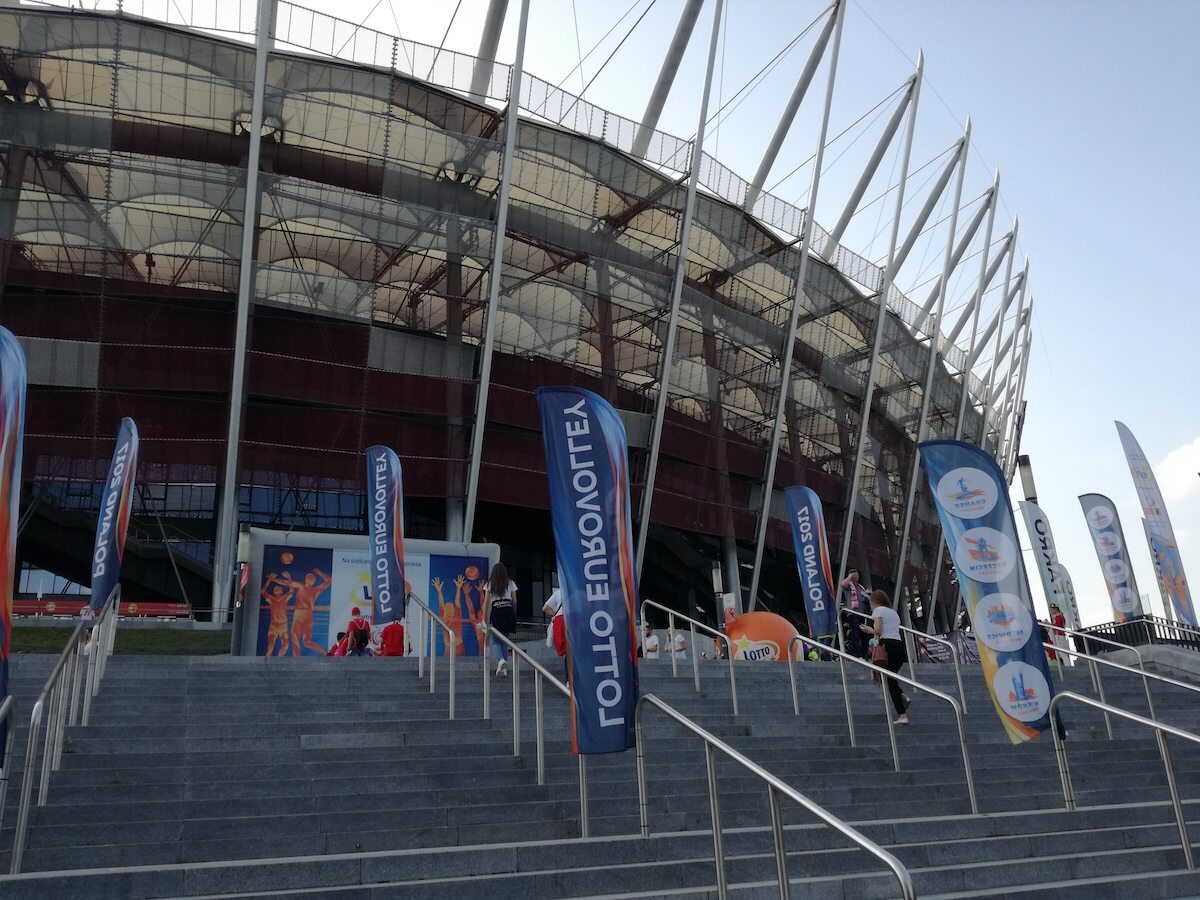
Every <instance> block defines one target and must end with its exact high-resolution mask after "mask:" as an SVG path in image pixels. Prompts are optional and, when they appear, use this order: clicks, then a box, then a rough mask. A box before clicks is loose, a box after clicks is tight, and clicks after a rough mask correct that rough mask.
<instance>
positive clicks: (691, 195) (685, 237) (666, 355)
mask: <svg viewBox="0 0 1200 900" xmlns="http://www.w3.org/2000/svg"><path fill="white" fill-rule="evenodd" d="M724 7H725V0H717V4H716V9H715V11H714V12H713V24H712V34H711V37H710V38H709V43H708V67H707V68H706V69H705V70H704V90H703V92H702V93H701V95H700V121H699V124H697V126H696V138H695V140H694V141H693V142H692V158H691V160H690V162H691V165H690V166H689V171H688V182H687V195H686V200H685V202H684V206H683V220H682V222H681V223H680V225H679V252H678V255H677V256H676V259H675V274H674V277H673V278H672V282H671V307H670V314H669V315H668V318H667V339H666V341H665V342H664V344H663V350H662V355H661V357H660V363H659V369H658V370H659V377H658V396H657V397H656V398H655V401H654V423H653V425H652V427H651V431H650V448H649V451H648V454H647V457H646V478H645V481H644V482H643V486H642V507H641V514H640V516H639V522H638V535H637V549H636V551H635V553H634V573H635V575H637V576H640V575H641V574H642V563H643V562H644V561H645V558H646V541H647V539H648V537H649V534H650V510H651V507H652V506H653V505H654V480H655V476H656V475H657V473H658V454H659V452H660V451H661V449H662V430H663V420H664V419H665V417H666V413H667V401H668V399H669V396H670V393H671V365H672V363H673V360H674V356H675V335H676V332H677V330H678V328H677V326H678V323H679V305H680V301H681V299H682V297H683V280H684V273H685V272H686V269H687V260H688V244H689V241H690V240H691V232H692V219H693V217H694V216H695V213H696V191H697V188H698V186H699V183H700V164H701V162H702V161H703V158H704V130H705V126H706V125H707V124H708V100H709V95H710V94H711V93H712V79H713V69H714V68H715V67H716V61H717V45H718V43H719V40H720V37H721V13H722V11H723V9H724Z"/></svg>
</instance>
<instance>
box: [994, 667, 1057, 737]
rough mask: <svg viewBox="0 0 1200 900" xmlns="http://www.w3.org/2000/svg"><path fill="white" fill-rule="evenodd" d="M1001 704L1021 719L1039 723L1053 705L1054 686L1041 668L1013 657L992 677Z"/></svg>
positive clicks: (1006, 710)
mask: <svg viewBox="0 0 1200 900" xmlns="http://www.w3.org/2000/svg"><path fill="white" fill-rule="evenodd" d="M992 689H993V690H995V692H996V699H997V700H998V701H999V702H1000V707H1001V708H1002V709H1003V710H1004V711H1005V712H1006V713H1008V714H1009V715H1010V716H1012V717H1013V718H1014V719H1016V720H1017V721H1019V722H1036V721H1037V720H1038V719H1040V718H1042V717H1043V716H1044V715H1046V711H1047V710H1048V709H1049V708H1050V685H1048V684H1047V683H1046V677H1045V676H1044V675H1043V674H1042V673H1041V671H1040V670H1039V669H1036V668H1034V667H1033V666H1031V665H1029V663H1024V662H1021V661H1020V660H1013V661H1012V662H1009V663H1005V664H1004V665H1002V666H1001V667H1000V668H999V669H998V670H997V672H996V674H995V675H994V676H992Z"/></svg>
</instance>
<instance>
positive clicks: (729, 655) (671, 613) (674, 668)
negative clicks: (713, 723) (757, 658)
mask: <svg viewBox="0 0 1200 900" xmlns="http://www.w3.org/2000/svg"><path fill="white" fill-rule="evenodd" d="M647 606H653V607H654V608H655V609H657V610H661V611H662V612H665V613H666V614H667V617H668V618H667V628H668V632H667V633H668V634H673V633H674V632H675V620H676V619H677V618H678V619H683V620H684V621H685V622H688V623H690V625H691V632H692V676H693V678H694V679H695V685H696V690H700V659H699V656H698V655H697V653H696V629H697V628H699V629H700V630H702V631H706V632H708V633H709V634H711V635H713V636H714V637H715V638H718V639H720V640H722V641H724V642H725V657H726V659H728V660H729V692H730V694H731V695H732V696H733V714H734V715H735V716H736V715H737V714H738V697H737V676H735V675H734V672H733V641H731V640H730V639H729V635H727V634H725V632H723V631H719V630H717V629H716V628H713V627H712V626H711V625H705V624H704V623H703V622H697V621H696V620H695V619H692V618H689V617H688V616H685V615H684V614H683V613H678V612H675V610H673V609H669V608H668V607H666V606H663V605H662V604H661V603H656V602H655V601H653V600H643V601H642V616H641V619H642V621H641V633H640V634H639V635H638V645H639V646H641V644H642V641H643V640H644V639H645V634H646V607H647ZM678 674H679V669H678V663H677V662H676V660H675V642H674V641H672V642H671V677H672V678H674V677H676V676H677V675H678Z"/></svg>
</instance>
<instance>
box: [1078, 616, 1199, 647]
mask: <svg viewBox="0 0 1200 900" xmlns="http://www.w3.org/2000/svg"><path fill="white" fill-rule="evenodd" d="M1080 634H1081V635H1082V637H1083V638H1084V639H1085V640H1094V639H1095V638H1096V637H1097V635H1099V634H1106V635H1108V636H1109V637H1110V638H1111V639H1112V640H1115V641H1117V642H1118V643H1121V644H1124V645H1126V646H1128V645H1130V644H1164V645H1166V646H1174V647H1187V648H1188V649H1190V650H1200V630H1197V629H1196V628H1193V627H1192V626H1191V625H1188V624H1186V623H1183V622H1172V621H1169V620H1168V619H1164V618H1162V617H1161V616H1141V617H1139V618H1137V619H1133V620H1131V621H1128V622H1106V623H1104V624H1103V625H1093V626H1092V627H1091V628H1087V629H1083V630H1081V631H1080Z"/></svg>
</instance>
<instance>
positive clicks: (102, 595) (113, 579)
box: [91, 418, 138, 610]
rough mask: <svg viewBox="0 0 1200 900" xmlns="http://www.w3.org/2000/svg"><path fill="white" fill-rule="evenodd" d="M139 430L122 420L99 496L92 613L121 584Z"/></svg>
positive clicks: (93, 552) (93, 567)
mask: <svg viewBox="0 0 1200 900" xmlns="http://www.w3.org/2000/svg"><path fill="white" fill-rule="evenodd" d="M137 463H138V429H137V425H136V424H135V423H134V421H133V419H128V418H127V419H122V420H121V427H120V429H118V431H117V446H116V449H115V450H113V458H112V463H111V465H109V467H108V478H106V479H105V480H104V489H103V491H102V492H101V494H100V516H99V518H98V519H97V520H96V543H95V546H94V547H93V549H92V601H91V606H92V609H93V610H98V609H100V607H102V606H104V604H105V602H106V601H107V600H108V597H109V595H110V594H111V593H112V592H113V591H114V590H116V587H117V584H118V583H119V582H120V580H121V561H122V560H123V559H124V558H125V535H126V534H127V533H128V532H129V516H130V514H131V513H132V511H133V486H134V480H135V479H136V477H137Z"/></svg>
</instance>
